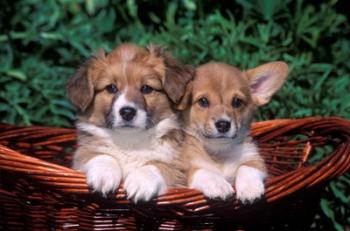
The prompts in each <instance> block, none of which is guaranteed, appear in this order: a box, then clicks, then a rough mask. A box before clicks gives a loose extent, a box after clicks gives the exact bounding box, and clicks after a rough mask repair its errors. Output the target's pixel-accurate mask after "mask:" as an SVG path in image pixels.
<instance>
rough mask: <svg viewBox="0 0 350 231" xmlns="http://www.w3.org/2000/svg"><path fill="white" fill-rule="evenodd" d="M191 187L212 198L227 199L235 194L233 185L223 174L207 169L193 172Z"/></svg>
mask: <svg viewBox="0 0 350 231" xmlns="http://www.w3.org/2000/svg"><path fill="white" fill-rule="evenodd" d="M190 188H193V189H197V190H199V191H201V192H202V193H203V194H204V195H205V196H207V197H209V198H211V199H215V198H219V199H222V200H225V199H227V198H229V197H231V196H232V195H233V189H232V186H231V185H230V183H228V182H227V181H226V179H225V178H224V177H223V176H221V175H220V174H217V173H215V172H212V171H209V170H205V169H199V170H197V171H196V172H195V173H194V174H193V176H192V181H191V183H190Z"/></svg>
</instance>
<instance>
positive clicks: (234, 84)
mask: <svg viewBox="0 0 350 231" xmlns="http://www.w3.org/2000/svg"><path fill="white" fill-rule="evenodd" d="M287 72H288V66H287V65H286V64H285V63H283V62H271V63H267V64H264V65H261V66H259V67H256V68H254V69H250V70H247V71H240V70H239V69H237V68H235V67H233V66H230V65H227V64H224V63H208V64H204V65H202V66H200V67H198V68H197V71H196V75H195V78H194V80H193V82H192V83H191V84H189V85H188V89H187V93H186V94H185V96H184V97H183V99H182V102H181V103H180V104H179V108H180V109H182V110H184V113H183V114H184V120H185V130H186V132H187V137H186V144H185V145H184V155H185V157H186V158H188V159H189V160H188V162H189V163H190V165H191V167H190V170H189V172H188V185H189V187H191V188H194V189H198V190H200V191H202V192H203V193H204V194H205V195H206V196H208V197H209V198H221V199H225V198H227V197H229V196H231V195H232V194H233V189H232V185H235V188H236V195H237V198H238V199H239V200H241V201H243V202H245V201H247V202H252V201H253V200H255V199H256V198H259V197H260V196H261V195H262V194H263V193H264V182H263V181H264V178H265V177H266V175H267V172H266V167H265V164H264V161H263V159H262V158H261V156H260V155H259V151H258V148H257V146H256V145H255V144H254V142H253V141H252V139H251V137H250V124H251V121H252V118H253V112H254V111H255V109H256V108H257V107H258V106H261V105H263V104H266V103H268V102H269V100H270V98H271V97H272V95H273V94H274V93H275V92H276V91H277V90H278V89H279V88H280V87H281V86H282V84H283V82H284V81H285V79H286V76H287Z"/></svg>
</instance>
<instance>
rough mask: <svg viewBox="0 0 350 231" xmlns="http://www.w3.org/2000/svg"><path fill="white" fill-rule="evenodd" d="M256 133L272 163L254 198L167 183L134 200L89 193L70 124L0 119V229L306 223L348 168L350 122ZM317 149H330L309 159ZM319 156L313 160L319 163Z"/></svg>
mask: <svg viewBox="0 0 350 231" xmlns="http://www.w3.org/2000/svg"><path fill="white" fill-rule="evenodd" d="M252 134H253V136H254V137H255V139H256V141H257V142H258V144H259V147H260V150H261V153H262V155H263V156H264V158H265V160H266V162H267V164H268V169H269V174H270V176H269V178H268V179H267V182H266V187H267V189H266V195H265V198H263V199H261V200H260V201H258V202H257V203H255V204H253V205H242V204H240V203H239V202H238V201H236V200H235V199H231V200H228V201H214V200H207V199H206V198H205V197H203V195H202V194H201V193H199V192H197V191H195V190H190V189H170V190H169V192H168V193H167V194H166V195H164V196H161V197H159V198H157V199H154V200H153V201H151V202H149V203H144V204H137V205H135V204H132V203H130V202H129V201H128V200H126V199H125V192H124V190H123V189H122V187H121V188H119V189H118V192H117V193H116V195H115V196H114V197H111V198H107V199H104V198H101V197H100V196H99V195H94V194H92V193H89V190H88V187H87V185H86V181H85V176H84V175H83V174H82V173H80V172H77V171H75V170H72V169H71V168H69V166H70V163H71V158H72V155H71V153H72V150H73V149H74V147H75V140H76V134H75V130H73V129H64V128H49V127H40V126H31V127H17V126H13V125H0V205H1V207H0V230H23V229H27V230H33V229H36V230H47V229H51V230H52V229H58V230H63V229H68V230H80V229H82V230H92V229H95V230H154V229H159V230H184V229H185V230H190V229H197V230H202V229H205V230H210V229H216V230H228V229H246V230H249V229H253V230H255V229H256V228H257V227H258V228H259V230H265V229H267V228H269V229H274V230H281V229H291V230H298V229H302V228H303V227H307V225H308V222H310V218H311V220H312V217H313V216H314V211H315V209H316V208H318V205H317V204H318V202H319V198H320V192H321V191H322V190H323V189H324V186H325V183H327V182H328V181H329V180H331V179H333V178H334V177H337V176H339V175H341V174H343V173H345V172H346V171H348V170H349V168H350V122H349V121H346V120H344V119H340V118H316V117H311V118H305V119H283V120H272V121H265V122H258V123H255V124H254V125H253V127H252ZM316 151H318V152H320V151H323V152H327V154H328V155H327V157H325V158H324V159H322V160H317V159H316V160H313V161H311V162H312V163H314V164H311V162H310V158H313V159H315V158H316V157H317V156H315V155H312V154H313V153H315V152H316ZM315 162H316V163H315Z"/></svg>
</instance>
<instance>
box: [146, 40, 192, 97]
mask: <svg viewBox="0 0 350 231" xmlns="http://www.w3.org/2000/svg"><path fill="white" fill-rule="evenodd" d="M147 50H148V52H149V53H150V55H151V56H152V57H156V58H161V59H163V62H164V66H165V70H164V72H165V76H164V79H163V80H162V81H163V88H164V91H165V93H166V94H167V95H168V96H169V98H170V99H171V101H173V103H175V104H177V103H179V101H180V99H181V98H182V96H183V95H184V94H185V92H186V86H187V84H188V83H189V82H190V81H191V80H192V79H193V77H194V72H195V71H194V70H195V69H194V68H193V67H192V66H189V65H182V64H180V63H178V62H177V61H176V60H175V59H174V58H173V57H172V56H171V55H170V54H168V53H166V52H165V51H164V48H163V47H161V46H156V45H154V44H150V45H149V46H148V47H147ZM156 62H157V61H156Z"/></svg>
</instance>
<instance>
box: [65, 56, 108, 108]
mask: <svg viewBox="0 0 350 231" xmlns="http://www.w3.org/2000/svg"><path fill="white" fill-rule="evenodd" d="M105 57H106V55H105V52H104V51H103V50H102V49H99V50H98V51H97V52H96V53H95V54H94V55H92V56H91V57H90V58H89V59H88V60H87V61H86V62H85V63H84V64H82V65H81V66H80V67H79V68H78V69H77V70H76V72H75V74H74V75H73V76H71V77H70V78H69V79H68V81H67V85H66V91H67V95H68V98H69V100H70V101H71V102H72V104H73V105H74V106H76V107H77V108H78V109H79V110H80V112H84V111H85V110H86V109H87V107H88V106H89V104H90V103H91V101H92V98H93V96H94V86H93V83H92V79H91V77H90V76H89V75H88V69H89V67H90V66H91V65H92V63H93V62H94V61H95V60H97V59H104V58H105Z"/></svg>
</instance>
